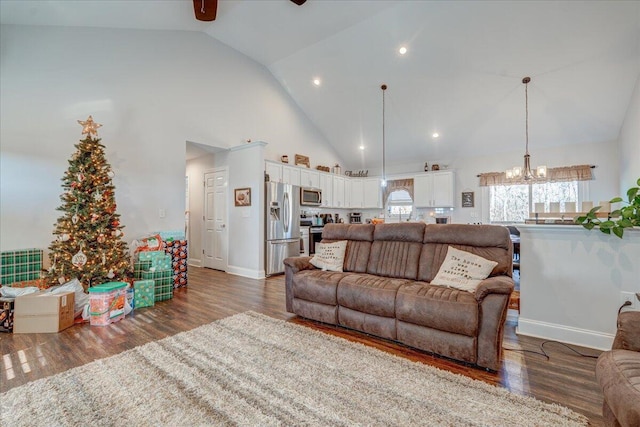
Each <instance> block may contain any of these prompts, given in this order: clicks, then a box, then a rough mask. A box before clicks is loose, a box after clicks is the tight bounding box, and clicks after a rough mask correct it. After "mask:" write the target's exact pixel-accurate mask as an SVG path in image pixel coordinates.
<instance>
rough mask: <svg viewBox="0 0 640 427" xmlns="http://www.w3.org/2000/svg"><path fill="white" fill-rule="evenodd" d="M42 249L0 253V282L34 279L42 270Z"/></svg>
mask: <svg viewBox="0 0 640 427" xmlns="http://www.w3.org/2000/svg"><path fill="white" fill-rule="evenodd" d="M42 258H43V255H42V249H36V248H33V249H21V250H17V251H3V252H2V253H0V284H1V285H11V284H12V283H14V282H22V281H25V280H34V279H38V278H39V277H40V271H41V270H42Z"/></svg>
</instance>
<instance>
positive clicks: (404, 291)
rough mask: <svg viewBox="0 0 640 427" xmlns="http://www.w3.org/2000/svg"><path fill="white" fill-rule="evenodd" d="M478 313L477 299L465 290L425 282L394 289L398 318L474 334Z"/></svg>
mask: <svg viewBox="0 0 640 427" xmlns="http://www.w3.org/2000/svg"><path fill="white" fill-rule="evenodd" d="M479 317H480V316H479V307H478V302H477V301H476V299H475V297H474V296H473V294H471V293H469V292H466V291H461V290H458V289H452V288H447V287H445V286H437V285H431V284H429V283H426V282H411V283H408V284H406V285H404V286H402V287H400V288H399V289H398V295H397V297H396V318H397V319H398V320H401V321H404V322H409V323H413V324H416V325H420V326H427V327H429V328H433V329H438V330H441V331H446V332H452V333H455V334H461V335H467V336H470V337H472V336H477V335H478V324H479Z"/></svg>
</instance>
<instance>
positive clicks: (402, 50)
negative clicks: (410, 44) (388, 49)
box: [398, 46, 407, 55]
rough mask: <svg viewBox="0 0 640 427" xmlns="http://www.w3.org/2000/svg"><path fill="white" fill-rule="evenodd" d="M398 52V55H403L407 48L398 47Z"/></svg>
mask: <svg viewBox="0 0 640 427" xmlns="http://www.w3.org/2000/svg"><path fill="white" fill-rule="evenodd" d="M398 53H400V55H404V54H405V53H407V48H406V47H405V46H402V47H400V49H398Z"/></svg>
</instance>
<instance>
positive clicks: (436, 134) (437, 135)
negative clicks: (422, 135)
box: [431, 132, 440, 138]
mask: <svg viewBox="0 0 640 427" xmlns="http://www.w3.org/2000/svg"><path fill="white" fill-rule="evenodd" d="M431 136H433V137H434V138H437V137H439V136H440V134H439V133H438V132H434V133H433V135H431Z"/></svg>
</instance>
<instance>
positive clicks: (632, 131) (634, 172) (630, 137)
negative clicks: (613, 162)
mask: <svg viewBox="0 0 640 427" xmlns="http://www.w3.org/2000/svg"><path fill="white" fill-rule="evenodd" d="M619 141H620V196H621V197H622V198H623V199H624V200H627V198H626V194H627V190H628V189H629V188H630V187H633V186H636V185H637V181H638V178H640V76H638V80H636V87H635V89H634V91H633V96H632V97H631V102H629V108H628V110H627V114H626V116H625V118H624V123H623V124H622V129H621V131H620V138H619Z"/></svg>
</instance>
